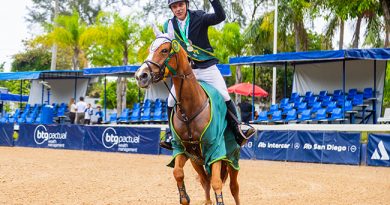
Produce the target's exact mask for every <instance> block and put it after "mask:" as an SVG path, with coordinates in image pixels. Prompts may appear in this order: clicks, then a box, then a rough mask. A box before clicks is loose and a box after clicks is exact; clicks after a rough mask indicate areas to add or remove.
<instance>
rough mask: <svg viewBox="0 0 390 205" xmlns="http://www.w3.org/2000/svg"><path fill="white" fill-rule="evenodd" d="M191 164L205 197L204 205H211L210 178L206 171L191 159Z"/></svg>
mask: <svg viewBox="0 0 390 205" xmlns="http://www.w3.org/2000/svg"><path fill="white" fill-rule="evenodd" d="M191 164H192V166H193V167H194V169H195V171H196V172H197V173H198V175H199V180H200V184H201V185H202V187H203V189H204V193H205V197H206V201H205V203H204V205H212V204H213V202H212V201H211V198H210V188H211V187H210V178H209V177H208V176H207V174H206V171H205V170H204V168H203V166H202V165H198V164H197V163H195V162H194V161H192V160H191Z"/></svg>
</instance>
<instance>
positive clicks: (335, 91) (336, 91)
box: [333, 90, 343, 98]
mask: <svg viewBox="0 0 390 205" xmlns="http://www.w3.org/2000/svg"><path fill="white" fill-rule="evenodd" d="M340 95H343V91H342V90H334V91H333V97H335V98H337V97H338V96H340Z"/></svg>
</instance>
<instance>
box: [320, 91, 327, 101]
mask: <svg viewBox="0 0 390 205" xmlns="http://www.w3.org/2000/svg"><path fill="white" fill-rule="evenodd" d="M327 95H328V91H326V90H321V91H320V93H319V94H318V100H319V101H322V99H323V98H324V97H325V96H327Z"/></svg>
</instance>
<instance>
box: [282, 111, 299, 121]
mask: <svg viewBox="0 0 390 205" xmlns="http://www.w3.org/2000/svg"><path fill="white" fill-rule="evenodd" d="M296 120H297V111H296V110H295V109H292V110H290V111H288V113H287V115H286V119H284V122H287V123H288V122H293V121H296Z"/></svg>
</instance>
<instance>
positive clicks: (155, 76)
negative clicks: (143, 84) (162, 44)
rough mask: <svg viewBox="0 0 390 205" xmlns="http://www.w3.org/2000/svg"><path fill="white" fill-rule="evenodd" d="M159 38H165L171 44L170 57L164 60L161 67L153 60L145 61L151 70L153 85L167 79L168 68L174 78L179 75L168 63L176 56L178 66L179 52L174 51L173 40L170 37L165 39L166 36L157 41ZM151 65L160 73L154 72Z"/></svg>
mask: <svg viewBox="0 0 390 205" xmlns="http://www.w3.org/2000/svg"><path fill="white" fill-rule="evenodd" d="M158 38H164V39H166V40H168V41H169V43H170V48H169V55H168V57H167V58H166V59H165V60H164V63H163V64H162V65H160V64H158V63H157V62H154V61H152V60H145V61H144V63H145V64H146V65H147V66H148V68H149V72H150V75H151V77H152V82H153V83H157V82H159V81H160V80H162V79H164V78H165V77H166V75H167V73H166V69H165V68H168V70H169V71H170V72H171V73H172V76H175V75H176V74H177V73H176V70H175V69H173V68H172V66H170V65H169V64H168V62H169V61H170V60H171V59H172V57H173V56H175V58H176V64H177V61H178V59H177V51H175V50H174V49H172V40H171V39H169V38H168V37H165V36H160V37H157V38H156V39H158ZM151 65H154V66H156V67H157V68H158V72H153V70H152V67H151Z"/></svg>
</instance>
